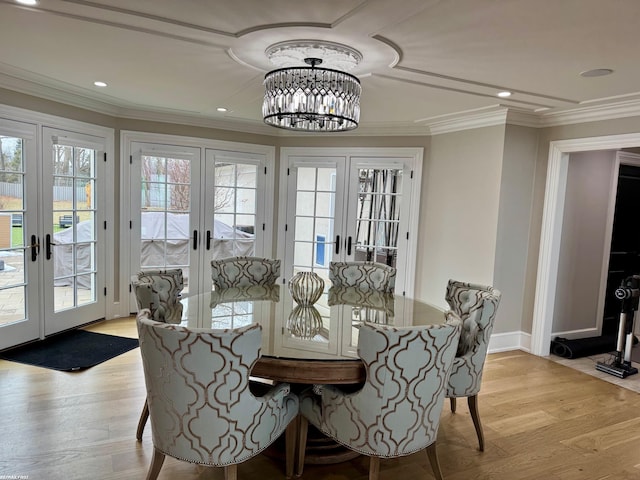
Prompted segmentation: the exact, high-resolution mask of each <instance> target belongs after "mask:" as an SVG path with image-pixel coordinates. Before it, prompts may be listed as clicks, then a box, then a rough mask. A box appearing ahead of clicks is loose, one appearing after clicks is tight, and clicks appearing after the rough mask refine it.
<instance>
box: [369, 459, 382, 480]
mask: <svg viewBox="0 0 640 480" xmlns="http://www.w3.org/2000/svg"><path fill="white" fill-rule="evenodd" d="M379 475H380V458H379V457H369V480H378V476H379Z"/></svg>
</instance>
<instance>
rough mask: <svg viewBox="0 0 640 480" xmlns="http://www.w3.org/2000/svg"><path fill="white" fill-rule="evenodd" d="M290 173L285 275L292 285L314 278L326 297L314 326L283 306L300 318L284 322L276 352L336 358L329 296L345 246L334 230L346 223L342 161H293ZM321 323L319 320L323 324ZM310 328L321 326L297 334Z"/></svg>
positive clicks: (336, 333) (335, 323)
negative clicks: (300, 276)
mask: <svg viewBox="0 0 640 480" xmlns="http://www.w3.org/2000/svg"><path fill="white" fill-rule="evenodd" d="M288 170H289V174H288V176H287V184H288V185H287V187H288V188H287V198H286V222H287V225H286V238H287V239H289V240H286V241H285V244H286V251H285V258H284V262H283V263H284V272H283V275H284V277H285V279H286V280H287V281H288V280H290V279H291V278H292V277H293V276H294V275H295V274H297V273H298V272H315V273H316V274H317V275H319V276H320V278H322V279H323V281H324V283H325V291H324V293H323V294H322V296H321V297H320V299H319V300H318V301H317V302H316V303H315V304H314V305H313V307H314V310H313V311H312V313H313V317H314V319H313V320H314V321H313V322H308V320H309V319H308V318H305V315H306V316H307V317H308V316H309V312H308V311H306V312H305V310H304V309H302V310H295V309H292V308H293V305H291V304H289V305H283V306H284V309H285V310H283V311H292V312H293V313H295V312H298V313H297V316H298V318H287V319H283V327H282V335H276V336H275V339H276V342H275V347H276V350H277V351H279V354H282V355H287V354H289V355H295V351H296V350H298V349H307V350H308V349H313V350H315V351H318V352H327V353H335V352H337V351H338V337H339V332H340V330H341V328H340V326H339V322H340V318H339V315H337V314H335V310H334V313H333V314H331V313H330V309H329V307H328V295H327V291H328V289H329V287H330V286H331V283H330V281H329V263H330V262H331V261H332V260H333V259H334V258H335V255H337V254H339V252H340V244H341V242H342V240H341V239H340V233H339V231H336V225H340V224H341V222H342V212H343V208H342V207H341V204H342V201H341V200H340V199H341V198H342V195H343V189H342V185H341V184H339V183H337V179H338V178H344V174H343V172H344V159H343V158H323V159H318V158H313V160H309V159H297V158H292V159H291V160H290V164H289V169H288ZM342 238H344V237H342ZM285 298H288V296H286V297H285ZM288 302H291V300H288ZM284 303H286V302H283V304H284ZM294 316H295V315H294ZM317 318H320V321H319V322H318V321H317ZM307 323H312V324H314V325H319V328H315V329H313V331H309V329H301V328H297V327H299V326H300V325H301V324H305V325H306V324H307ZM309 339H311V340H312V342H311V343H310V342H309Z"/></svg>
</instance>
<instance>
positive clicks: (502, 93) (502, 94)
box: [498, 91, 511, 98]
mask: <svg viewBox="0 0 640 480" xmlns="http://www.w3.org/2000/svg"><path fill="white" fill-rule="evenodd" d="M498 96H499V97H502V98H505V97H510V96H511V92H507V91H504V92H498Z"/></svg>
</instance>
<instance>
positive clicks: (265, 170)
mask: <svg viewBox="0 0 640 480" xmlns="http://www.w3.org/2000/svg"><path fill="white" fill-rule="evenodd" d="M264 174H265V175H266V174H267V167H264Z"/></svg>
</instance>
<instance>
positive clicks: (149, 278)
mask: <svg viewBox="0 0 640 480" xmlns="http://www.w3.org/2000/svg"><path fill="white" fill-rule="evenodd" d="M137 278H138V280H137V281H133V282H131V288H132V290H133V294H134V296H135V299H136V303H137V305H138V312H140V311H141V310H142V309H145V308H146V309H148V310H149V311H150V312H151V318H153V319H154V320H156V321H159V322H166V323H180V322H181V320H182V311H183V305H182V303H180V292H181V291H182V289H183V287H184V282H183V277H182V269H167V270H147V271H144V272H139V273H138V275H137ZM148 418H149V407H148V405H147V401H146V400H145V402H144V405H143V407H142V413H140V419H139V420H138V428H137V429H136V438H137V439H138V441H142V435H143V434H144V427H145V426H146V424H147V419H148Z"/></svg>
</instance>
